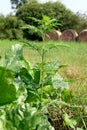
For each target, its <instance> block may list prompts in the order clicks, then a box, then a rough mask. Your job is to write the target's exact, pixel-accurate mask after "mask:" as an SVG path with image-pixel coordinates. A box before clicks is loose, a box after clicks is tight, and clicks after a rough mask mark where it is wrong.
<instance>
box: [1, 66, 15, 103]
mask: <svg viewBox="0 0 87 130" xmlns="http://www.w3.org/2000/svg"><path fill="white" fill-rule="evenodd" d="M13 83H14V76H13V73H12V71H11V70H8V69H6V68H5V67H0V105H5V104H8V103H11V102H13V101H14V100H15V99H16V88H15V85H14V84H13Z"/></svg>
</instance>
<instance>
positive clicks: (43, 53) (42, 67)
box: [40, 49, 45, 106]
mask: <svg viewBox="0 0 87 130" xmlns="http://www.w3.org/2000/svg"><path fill="white" fill-rule="evenodd" d="M44 58H45V51H44V49H42V55H41V75H40V84H41V97H40V104H41V106H42V98H43V87H44Z"/></svg>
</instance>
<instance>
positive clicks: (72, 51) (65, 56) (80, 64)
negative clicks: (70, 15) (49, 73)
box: [0, 40, 87, 102]
mask: <svg viewBox="0 0 87 130" xmlns="http://www.w3.org/2000/svg"><path fill="white" fill-rule="evenodd" d="M16 43H19V44H22V43H21V42H19V41H9V40H0V55H1V56H2V55H3V54H4V53H5V52H6V50H7V49H8V48H10V47H11V45H13V44H16ZM63 44H69V48H67V47H59V48H58V49H53V50H51V51H50V52H48V53H47V57H46V60H47V61H52V60H59V61H60V62H61V64H66V65H67V66H66V67H65V68H62V69H61V70H59V73H60V74H61V75H62V76H63V77H64V78H65V79H66V80H69V81H70V89H71V90H73V91H74V92H75V93H76V95H77V97H79V98H78V99H77V100H79V101H80V102H82V101H83V98H84V100H86V99H85V98H86V97H87V93H86V92H87V44H86V43H78V42H69V43H63ZM24 56H25V58H26V59H28V60H29V61H30V62H31V63H32V64H35V63H36V62H39V61H40V57H39V55H38V53H37V52H36V51H33V50H32V49H29V48H27V47H25V48H24ZM86 102H87V101H86Z"/></svg>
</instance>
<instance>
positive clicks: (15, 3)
mask: <svg viewBox="0 0 87 130" xmlns="http://www.w3.org/2000/svg"><path fill="white" fill-rule="evenodd" d="M10 1H11V5H12V8H13V9H17V8H18V7H19V6H21V5H23V4H25V3H27V2H28V1H29V0H10Z"/></svg>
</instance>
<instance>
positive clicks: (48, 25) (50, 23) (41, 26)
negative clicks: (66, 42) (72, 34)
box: [22, 15, 58, 40]
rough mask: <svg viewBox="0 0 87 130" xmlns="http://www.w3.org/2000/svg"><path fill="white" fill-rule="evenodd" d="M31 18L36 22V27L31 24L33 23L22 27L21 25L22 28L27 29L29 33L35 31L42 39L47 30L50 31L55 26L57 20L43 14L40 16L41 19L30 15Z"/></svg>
mask: <svg viewBox="0 0 87 130" xmlns="http://www.w3.org/2000/svg"><path fill="white" fill-rule="evenodd" d="M30 19H31V20H33V21H35V22H37V24H38V25H37V27H36V26H33V25H26V26H24V27H22V28H23V29H29V32H30V33H31V34H33V33H37V34H38V35H39V37H41V38H42V40H44V38H45V36H46V33H47V32H48V31H51V30H52V29H53V28H54V27H56V26H57V24H58V23H57V22H56V19H51V18H50V17H47V16H45V15H43V16H42V19H41V20H39V19H36V18H34V17H30Z"/></svg>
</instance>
